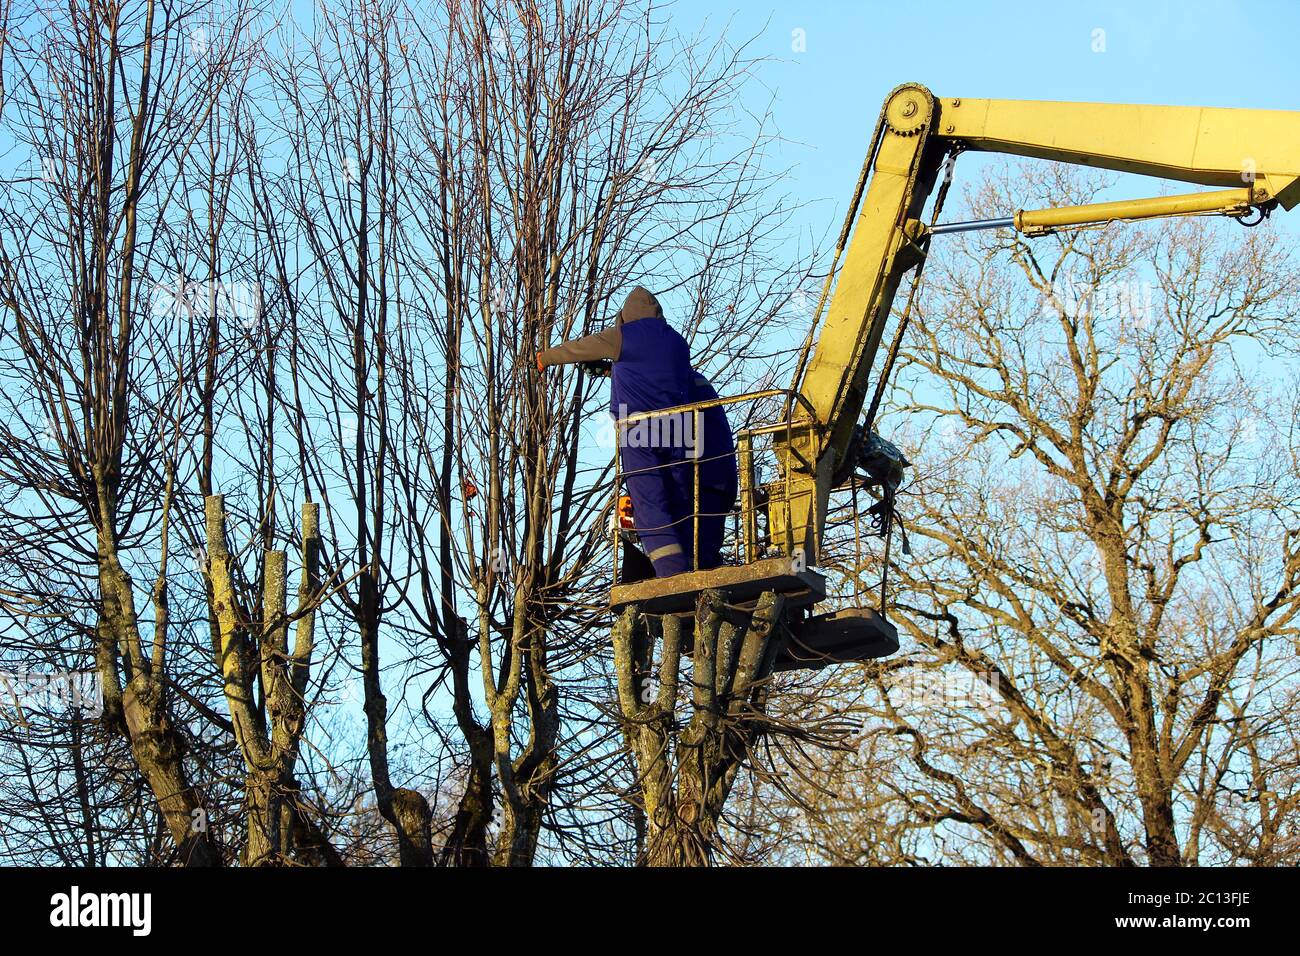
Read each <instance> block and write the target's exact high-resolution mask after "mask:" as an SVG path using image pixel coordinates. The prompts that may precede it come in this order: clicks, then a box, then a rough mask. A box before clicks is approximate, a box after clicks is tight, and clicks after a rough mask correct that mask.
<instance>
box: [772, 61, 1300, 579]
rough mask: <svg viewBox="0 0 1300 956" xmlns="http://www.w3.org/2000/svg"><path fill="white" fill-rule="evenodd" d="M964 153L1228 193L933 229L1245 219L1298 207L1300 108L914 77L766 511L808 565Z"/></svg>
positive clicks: (865, 206) (805, 374)
mask: <svg viewBox="0 0 1300 956" xmlns="http://www.w3.org/2000/svg"><path fill="white" fill-rule="evenodd" d="M966 149H976V150H983V151H987V152H999V153H1008V154H1012V155H1018V156H1029V157H1036V158H1039V159H1048V160H1056V161H1058V162H1067V163H1075V164H1078V165H1084V166H1093V167H1097V168H1100V169H1113V170H1118V171H1122V172H1129V173H1140V174H1142V175H1146V176H1156V177H1160V178H1164V179H1174V180H1181V181H1183V182H1189V183H1196V184H1199V185H1202V186H1218V187H1230V188H1226V189H1222V190H1217V191H1211V192H1203V193H1194V194H1191V195H1184V196H1164V197H1159V198H1155V199H1140V200H1132V201H1126V202H1118V203H1098V204H1094V205H1090V206H1076V207H1064V208H1060V209H1048V210H1037V211H1020V212H1017V213H1016V214H1015V215H1014V216H1010V217H1008V218H1007V219H1004V220H995V221H992V222H988V223H962V224H957V225H955V226H950V227H948V228H947V229H945V228H942V227H937V228H935V229H934V230H933V233H935V234H937V233H940V232H944V231H953V230H956V229H965V228H979V227H982V226H989V225H1000V226H1006V227H1010V228H1015V229H1018V230H1020V231H1021V232H1023V233H1025V234H1026V235H1035V234H1041V233H1043V232H1049V231H1051V230H1052V229H1054V228H1059V227H1063V226H1071V225H1082V224H1086V223H1097V222H1109V221H1113V220H1130V219H1145V218H1151V217H1153V216H1167V215H1183V214H1189V213H1216V212H1217V213H1222V214H1224V215H1234V216H1241V215H1244V214H1246V213H1247V212H1249V211H1250V210H1251V209H1252V208H1253V209H1261V210H1263V211H1265V212H1267V211H1270V210H1271V209H1272V208H1274V207H1275V206H1281V207H1282V208H1283V209H1291V208H1292V207H1293V206H1295V205H1296V204H1297V202H1300V112H1290V111H1282V110H1237V109H1209V108H1206V109H1202V108H1197V107H1180V106H1127V105H1118V104H1103V103H1052V102H1035V101H1020V100H965V99H960V98H955V99H936V98H935V97H934V96H933V95H932V94H931V93H930V91H929V90H927V89H926V88H925V87H923V86H919V85H916V84H906V85H903V86H900V87H898V88H897V89H895V90H894V91H893V92H892V93H891V94H890V95H889V97H888V99H887V100H886V101H885V105H884V108H883V109H882V110H881V113H880V118H879V120H878V122H877V125H876V131H875V135H874V136H873V138H872V145H871V150H870V151H869V153H868V156H867V163H866V166H865V167H864V169H863V178H862V180H861V181H860V182H859V188H858V190H857V194H856V195H855V197H854V203H853V205H854V208H853V209H851V210H850V217H854V216H856V219H855V221H854V226H853V230H852V240H851V241H850V242H849V244H848V248H847V250H844V260H843V264H842V265H841V267H840V268H839V271H838V278H837V282H836V285H835V290H834V294H833V295H832V296H831V299H830V304H829V306H828V308H827V310H826V316H825V321H824V324H823V326H822V330H821V333H820V335H819V336H818V339H817V342H816V348H815V350H814V351H813V354H812V358H811V361H810V362H809V363H808V365H807V368H806V371H805V370H804V369H800V371H799V372H798V373H796V379H795V383H794V385H793V390H794V391H796V392H798V393H799V394H800V395H801V397H802V399H803V404H804V405H805V407H807V408H809V409H811V412H810V413H809V414H808V415H807V416H805V418H804V420H803V421H801V422H799V424H797V425H796V426H795V427H794V428H793V430H792V431H791V433H790V435H789V437H786V436H784V435H782V436H780V437H779V439H778V440H777V442H776V451H777V454H778V458H779V460H780V461H781V463H782V466H783V468H785V469H786V471H787V479H788V480H787V481H786V482H785V483H784V489H785V490H783V491H780V492H778V493H776V494H774V495H773V500H772V504H771V505H770V506H769V518H770V524H771V527H772V530H773V532H774V540H776V541H778V542H781V544H782V545H783V546H784V547H785V548H786V549H787V550H788V553H790V554H798V553H802V554H803V555H804V557H805V558H806V559H807V560H808V562H809V563H816V562H817V557H816V556H817V553H818V547H819V544H820V540H821V535H822V530H823V525H824V523H825V516H826V505H827V501H828V498H829V495H830V491H831V485H832V476H833V475H834V474H835V473H836V471H837V470H838V469H839V467H840V466H841V464H842V463H843V462H844V459H845V457H846V456H847V455H848V454H849V450H850V449H849V446H850V442H851V438H852V435H853V430H854V426H855V425H856V424H857V423H858V418H859V416H860V415H861V413H862V407H863V404H864V398H865V396H866V391H867V384H868V379H869V377H870V373H871V368H872V364H873V362H874V360H875V355H876V351H877V349H878V348H879V345H880V340H881V336H882V334H883V332H884V328H885V324H886V322H887V321H888V318H889V313H890V309H891V307H892V305H893V301H894V295H895V293H896V291H897V289H898V285H899V282H900V281H901V279H902V277H903V275H904V274H905V273H906V272H908V271H909V270H911V269H913V268H917V269H920V268H921V267H922V266H923V264H924V261H925V257H926V252H927V250H928V244H929V239H930V235H931V234H932V232H931V230H929V229H927V228H926V226H925V225H924V224H923V223H922V222H921V215H922V211H923V209H924V207H925V204H926V201H927V200H928V198H929V196H930V193H931V192H932V190H933V188H934V186H935V182H936V180H937V178H938V174H939V171H940V170H941V168H942V167H943V163H944V161H945V159H946V158H947V157H948V156H950V155H954V154H955V153H957V152H960V151H962V150H966ZM840 251H841V250H837V256H838V255H839V253H840ZM870 424H871V423H870V422H868V423H866V425H867V426H868V427H869V426H870Z"/></svg>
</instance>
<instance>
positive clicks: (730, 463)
mask: <svg viewBox="0 0 1300 956" xmlns="http://www.w3.org/2000/svg"><path fill="white" fill-rule="evenodd" d="M717 397H718V393H717V391H716V390H715V389H714V388H713V386H712V385H711V384H710V383H709V380H708V379H707V378H705V377H704V376H703V375H701V374H700V373H699V372H695V373H693V374H692V376H691V393H690V400H691V401H692V402H711V401H713V400H715V399H716V398H717ZM699 427H700V429H701V431H702V432H703V434H700V435H697V436H696V439H695V440H696V447H697V449H698V451H697V456H698V457H697V459H696V462H697V463H698V467H699V471H700V500H699V503H698V507H697V508H693V509H692V511H693V512H694V511H698V512H699V515H700V519H699V529H700V532H699V534H700V537H699V565H698V568H699V570H707V569H709V568H716V567H717V566H718V565H720V564H722V537H723V534H724V532H725V531H726V524H727V516H728V515H729V514H730V513H731V509H732V508H734V507H735V505H736V492H737V487H736V443H735V440H734V439H733V437H732V434H731V423H730V422H729V421H727V411H726V408H725V406H722V405H715V406H713V407H712V408H707V409H705V410H704V411H703V412H701V413H700V425H699ZM694 464H695V463H693V462H691V461H690V460H689V459H688V460H687V461H685V462H683V464H682V465H681V466H679V467H678V468H677V469H675V474H676V475H677V478H678V483H679V484H681V485H682V487H683V493H684V496H685V498H686V500H687V501H690V500H692V499H693V498H694V494H695V476H694V474H693V473H692V472H693V465H694ZM693 529H694V524H693V523H692V528H691V529H689V530H688V531H687V534H686V540H687V541H688V542H689V541H690V539H691V532H692V531H693ZM692 553H694V552H692Z"/></svg>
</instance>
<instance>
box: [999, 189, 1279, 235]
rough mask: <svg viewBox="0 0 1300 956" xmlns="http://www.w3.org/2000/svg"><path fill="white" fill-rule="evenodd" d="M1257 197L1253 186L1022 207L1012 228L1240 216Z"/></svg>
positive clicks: (1038, 230)
mask: <svg viewBox="0 0 1300 956" xmlns="http://www.w3.org/2000/svg"><path fill="white" fill-rule="evenodd" d="M1258 201H1259V197H1258V195H1257V192H1256V190H1253V189H1216V190H1214V191H1212V192H1200V193H1184V194H1183V195H1180V196H1156V197H1154V198H1151V199H1124V200H1120V201H1119V202H1099V203H1092V204H1090V205H1087V206H1061V207H1059V208H1054V209H1022V210H1020V211H1019V212H1018V213H1016V215H1015V227H1016V229H1017V230H1018V231H1020V232H1023V233H1025V234H1026V235H1034V234H1036V233H1042V232H1046V231H1048V230H1051V229H1059V228H1061V227H1063V226H1082V225H1091V224H1097V223H1105V222H1117V221H1120V220H1127V221H1134V220H1139V219H1154V218H1156V217H1157V216H1187V215H1195V214H1199V213H1221V214H1223V215H1225V216H1243V215H1245V214H1246V213H1248V212H1249V211H1250V205H1251V203H1252V202H1258Z"/></svg>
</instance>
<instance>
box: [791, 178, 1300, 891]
mask: <svg viewBox="0 0 1300 956" xmlns="http://www.w3.org/2000/svg"><path fill="white" fill-rule="evenodd" d="M1105 183H1106V180H1102V179H1097V178H1083V177H1081V176H1080V175H1079V174H1077V173H1074V172H1069V171H1067V170H1065V169H1064V168H1061V167H1053V166H1047V167H1043V166H1027V167H1025V168H1018V169H1016V170H1015V171H1014V172H1011V171H1008V172H1006V173H1004V174H1001V175H996V176H992V177H990V178H989V179H988V181H987V182H986V183H985V185H984V187H983V188H982V189H981V190H980V191H979V192H978V194H977V195H975V196H974V198H973V200H972V210H971V211H972V213H973V214H974V215H975V216H984V215H988V214H991V210H995V209H1005V208H1015V207H1018V206H1019V205H1023V206H1033V205H1035V204H1038V205H1049V204H1052V205H1060V204H1062V203H1063V202H1069V203H1076V202H1078V203H1083V202H1089V201H1091V199H1092V197H1094V196H1095V195H1096V193H1097V192H1098V191H1099V189H1100V188H1102V186H1103V185H1105ZM924 288H925V290H926V291H925V292H923V294H922V296H921V298H920V299H919V300H918V308H917V309H916V311H915V313H914V315H913V317H912V327H911V329H910V330H909V331H908V338H907V339H906V343H907V345H906V347H905V349H904V361H905V365H906V367H905V369H904V371H903V373H902V375H901V376H900V379H899V382H898V386H897V389H896V391H895V398H896V400H897V405H896V412H895V417H894V418H893V420H894V421H896V422H899V423H900V425H901V426H902V427H903V428H904V429H908V428H909V427H910V428H911V431H910V432H907V434H909V440H910V441H912V442H913V443H914V445H915V446H917V448H918V450H917V451H916V452H915V454H914V462H915V465H914V469H913V477H912V484H911V490H910V492H908V493H907V494H906V495H905V496H904V498H903V500H902V501H901V503H900V508H901V509H902V512H903V515H904V517H905V519H906V529H907V534H908V538H909V539H910V543H911V546H912V555H911V557H910V558H909V557H902V558H899V560H898V561H897V562H896V563H895V564H894V565H893V566H892V567H891V568H890V573H891V575H892V582H891V594H892V597H893V606H892V611H893V614H894V616H895V619H896V621H898V623H899V624H900V629H901V631H902V633H903V634H904V637H905V650H906V647H907V645H910V651H909V652H907V653H905V654H903V655H901V656H900V657H898V658H896V659H894V660H889V661H882V662H879V663H877V664H874V665H871V666H868V667H865V668H863V670H864V671H865V674H866V675H867V676H868V678H869V683H868V685H867V687H866V689H865V690H862V689H855V688H852V687H851V685H849V686H848V690H847V692H848V693H850V695H851V700H852V701H853V703H852V705H851V709H850V711H849V712H850V713H852V714H854V715H855V716H856V717H857V718H858V719H860V720H862V721H863V722H864V724H865V725H866V727H867V730H866V732H865V734H864V735H863V738H862V742H861V748H860V750H859V752H858V753H857V754H855V755H854V758H853V759H852V760H849V761H846V762H844V763H843V764H841V765H840V766H837V767H836V768H834V772H833V774H831V775H830V776H829V778H823V784H824V786H825V788H826V790H827V791H828V792H826V793H822V794H818V795H816V796H814V797H812V800H811V802H813V803H814V804H815V805H816V808H817V809H816V812H814V813H812V814H809V815H807V816H804V817H803V820H804V823H803V826H802V828H801V829H803V831H804V833H805V834H806V843H805V845H806V846H808V847H810V848H811V851H812V852H813V853H814V854H816V856H817V857H819V858H821V859H829V860H833V861H836V862H851V863H865V862H875V863H915V862H945V861H952V862H983V863H987V862H1007V863H1016V864H1021V865H1036V864H1047V863H1074V864H1080V863H1092V864H1105V865H1116V866H1123V865H1132V864H1150V865H1163V866H1167V865H1176V864H1198V863H1200V864H1208V863H1216V864H1222V863H1230V862H1231V863H1240V862H1253V863H1267V864H1277V863H1281V862H1289V861H1294V859H1295V853H1296V851H1297V848H1298V846H1297V832H1296V829H1295V820H1296V812H1295V811H1296V801H1297V799H1300V791H1297V783H1298V781H1297V776H1296V767H1297V763H1296V760H1297V756H1300V754H1297V751H1296V739H1295V733H1294V727H1295V720H1296V717H1297V714H1296V711H1295V703H1296V701H1295V695H1294V681H1295V676H1296V669H1295V657H1294V636H1293V635H1294V626H1295V615H1296V612H1297V607H1298V605H1297V601H1298V600H1300V595H1298V594H1297V585H1298V584H1300V580H1298V579H1297V574H1298V573H1300V557H1298V556H1297V551H1296V531H1297V510H1296V509H1297V506H1298V505H1300V486H1297V483H1296V478H1295V475H1296V469H1295V446H1294V441H1293V436H1294V421H1295V413H1294V409H1295V407H1296V406H1295V397H1294V390H1293V384H1292V382H1293V380H1292V379H1291V377H1289V376H1287V375H1285V374H1283V373H1282V371H1281V369H1282V362H1283V361H1284V360H1285V358H1286V357H1289V356H1291V355H1292V354H1293V346H1292V341H1293V337H1292V335H1291V334H1290V331H1289V330H1290V328H1291V326H1292V325H1293V323H1294V318H1295V314H1296V308H1297V304H1298V301H1300V300H1297V293H1298V292H1300V272H1297V269H1296V264H1295V263H1294V261H1293V260H1292V258H1291V256H1290V255H1289V254H1288V253H1287V251H1286V249H1285V247H1284V244H1283V243H1282V242H1281V241H1280V238H1279V236H1278V235H1277V234H1276V233H1274V232H1272V231H1270V230H1269V229H1268V228H1267V227H1264V228H1260V229H1258V230H1256V231H1254V232H1251V233H1242V232H1241V231H1240V229H1239V228H1238V227H1237V226H1235V225H1231V224H1211V223H1210V222H1209V221H1207V220H1204V219H1181V220H1174V221H1169V222H1165V223H1162V224H1159V225H1152V226H1145V227H1125V228H1121V227H1111V228H1109V229H1105V230H1101V231H1083V232H1080V231H1073V232H1062V233H1060V234H1058V235H1056V236H1054V237H1051V238H1047V239H1043V240H1037V241H1034V242H1027V241H1025V240H1024V239H1022V238H1019V237H1016V236H1012V235H1008V234H1005V233H1001V232H999V233H996V234H989V235H985V236H982V237H971V238H964V239H959V240H957V241H955V242H953V243H952V244H951V245H950V246H946V247H945V248H943V249H936V251H935V252H934V253H932V261H931V263H930V265H929V266H928V269H927V273H926V278H925V282H924ZM903 415H905V416H907V417H906V418H902V417H899V416H903ZM852 679H854V680H856V679H857V675H853V678H852ZM846 683H847V682H846Z"/></svg>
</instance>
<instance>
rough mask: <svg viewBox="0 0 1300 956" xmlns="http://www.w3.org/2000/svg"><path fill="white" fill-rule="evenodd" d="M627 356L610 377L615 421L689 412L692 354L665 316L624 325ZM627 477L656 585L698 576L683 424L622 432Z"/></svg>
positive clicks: (646, 424)
mask: <svg viewBox="0 0 1300 956" xmlns="http://www.w3.org/2000/svg"><path fill="white" fill-rule="evenodd" d="M621 332H622V336H623V342H622V348H621V349H620V351H619V356H618V359H617V360H616V361H615V362H614V365H613V370H612V374H611V383H610V393H609V407H610V412H611V413H612V414H613V415H614V418H615V420H619V421H621V420H622V419H625V418H627V417H628V416H629V415H635V414H637V413H638V412H649V411H656V410H659V409H663V408H671V407H673V406H674V405H683V404H685V403H686V402H687V401H689V398H690V390H691V381H692V379H693V378H694V372H693V371H692V369H691V356H690V348H689V346H687V344H686V340H685V339H683V338H682V337H681V335H680V334H678V332H677V331H676V330H675V329H673V328H672V326H670V325H669V324H668V323H667V322H666V321H664V320H663V319H662V318H660V317H658V316H647V317H644V318H637V319H632V320H630V321H629V317H628V316H624V317H623V323H622V326H621ZM619 457H620V460H621V464H622V473H623V476H624V480H625V481H626V483H627V491H628V494H629V495H631V496H632V521H633V527H634V529H635V530H636V533H637V536H638V537H639V538H640V539H641V545H642V547H643V548H644V549H645V552H646V555H647V556H648V557H649V558H650V561H651V562H652V563H653V564H654V568H655V575H656V576H657V577H661V578H662V577H667V576H668V575H670V574H680V573H682V572H683V571H689V570H690V568H691V565H690V560H691V547H690V545H691V524H690V517H689V515H690V513H691V496H690V492H689V490H687V489H685V488H683V486H682V485H681V483H680V477H679V476H678V475H677V474H676V471H677V469H676V468H675V467H674V466H675V465H679V464H680V463H681V462H682V461H683V460H684V458H685V457H686V443H685V441H684V440H683V436H682V434H681V430H680V423H679V422H676V421H673V420H654V421H653V422H651V421H644V422H639V423H634V424H632V425H630V426H620V427H619Z"/></svg>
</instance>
